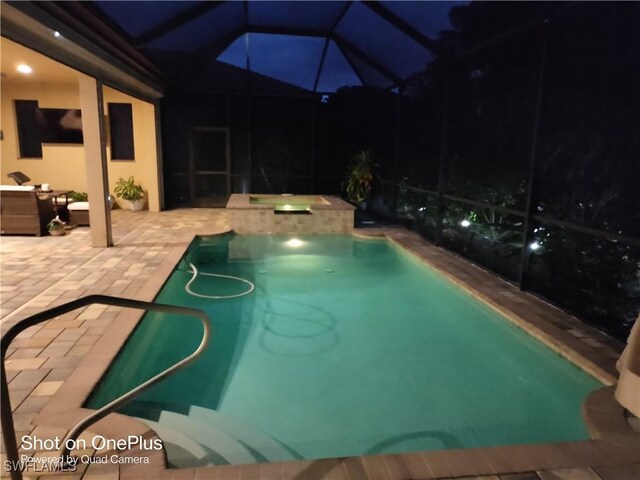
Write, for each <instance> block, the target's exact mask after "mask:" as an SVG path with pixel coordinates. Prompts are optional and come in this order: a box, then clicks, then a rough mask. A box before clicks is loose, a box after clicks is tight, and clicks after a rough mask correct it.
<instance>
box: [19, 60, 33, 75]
mask: <svg viewBox="0 0 640 480" xmlns="http://www.w3.org/2000/svg"><path fill="white" fill-rule="evenodd" d="M17 70H18V71H19V72H20V73H24V74H25V75H29V74H30V73H31V72H33V68H31V67H30V66H29V65H27V64H26V63H21V64H20V65H18V68H17Z"/></svg>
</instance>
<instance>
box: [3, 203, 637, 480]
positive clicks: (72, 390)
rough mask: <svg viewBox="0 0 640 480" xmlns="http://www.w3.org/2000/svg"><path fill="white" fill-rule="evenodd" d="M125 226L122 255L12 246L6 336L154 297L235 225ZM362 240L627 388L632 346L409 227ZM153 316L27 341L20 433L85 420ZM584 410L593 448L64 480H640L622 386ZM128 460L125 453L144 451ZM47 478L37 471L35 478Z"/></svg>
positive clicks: (50, 245)
mask: <svg viewBox="0 0 640 480" xmlns="http://www.w3.org/2000/svg"><path fill="white" fill-rule="evenodd" d="M113 220H114V238H115V241H116V246H115V247H114V248H110V249H100V248H92V247H90V246H89V241H90V239H89V235H88V232H89V230H88V228H77V229H75V230H73V231H72V232H70V234H69V235H67V236H65V237H42V238H35V237H2V238H1V239H0V252H1V267H2V269H1V273H0V275H1V277H0V293H1V295H2V296H1V308H2V311H1V313H2V323H1V326H2V329H3V331H4V330H5V329H6V328H7V327H8V326H9V325H11V324H14V323H16V322H18V321H20V320H21V319H23V318H26V317H27V316H29V315H31V314H33V313H36V312H39V311H42V310H43V309H46V308H49V307H52V306H55V305H59V304H61V303H64V302H67V301H70V300H73V299H76V298H79V297H82V296H84V295H88V294H106V295H116V296H124V297H130V298H136V299H140V300H152V299H153V298H154V296H155V294H156V293H157V291H158V290H159V289H160V288H161V286H162V284H163V283H164V280H165V279H166V277H167V276H168V274H169V273H170V272H171V270H172V269H173V267H174V266H175V264H176V263H177V261H178V260H179V258H180V257H181V255H182V253H183V252H184V250H185V249H186V248H187V246H188V245H189V243H190V242H191V240H192V239H193V236H194V235H196V234H214V233H220V232H223V231H226V230H227V229H228V228H229V218H228V212H225V210H224V209H183V210H172V211H168V212H162V213H150V212H128V211H118V210H116V211H114V212H113ZM356 234H358V235H368V236H371V235H373V236H376V235H386V236H388V237H389V238H390V239H391V241H393V242H394V243H396V244H398V245H400V246H402V247H403V248H405V249H406V250H408V251H409V252H410V253H412V254H414V255H417V256H418V257H419V258H420V259H421V260H422V261H424V262H426V263H427V264H429V265H431V266H433V267H435V268H438V269H439V270H440V271H442V272H443V273H444V274H445V275H447V276H448V277H449V278H450V279H451V280H452V281H454V282H456V283H457V284H459V285H460V286H461V287H463V288H465V289H466V290H468V291H469V292H471V293H472V294H473V295H475V296H477V297H479V298H480V299H482V300H483V301H486V302H487V303H489V304H491V305H493V306H494V308H497V309H499V310H500V311H502V312H503V313H504V314H505V315H507V316H508V317H509V318H510V319H511V320H512V321H514V322H515V323H516V324H518V325H519V326H520V327H521V328H523V329H525V330H527V331H529V332H530V333H531V334H532V335H534V336H536V337H538V338H540V339H542V340H543V341H545V342H546V343H547V344H549V345H550V346H551V347H552V348H554V349H555V350H556V351H557V352H559V353H560V354H562V355H564V356H566V357H568V358H570V359H571V360H572V361H574V362H576V363H578V364H579V365H581V366H582V367H583V368H585V369H586V370H588V371H589V372H590V373H592V374H594V375H596V376H597V377H598V378H600V379H601V380H602V381H604V382H605V383H607V384H611V383H613V381H614V380H615V375H616V372H615V360H616V359H617V357H618V356H619V354H620V352H621V349H622V347H623V346H622V345H621V344H620V342H617V341H615V340H613V339H611V338H609V337H607V336H606V335H604V334H602V333H600V332H598V331H597V330H594V329H592V328H590V327H588V326H586V325H584V324H582V323H581V322H579V321H578V320H576V319H575V318H573V317H571V316H569V315H567V314H565V313H563V312H561V311H559V310H558V309H556V308H554V307H552V306H550V305H548V304H546V303H545V302H543V301H541V300H539V299H537V298H536V297H533V296H531V295H528V294H525V293H522V292H520V291H518V289H517V288H516V287H514V286H513V285H510V284H508V283H507V282H504V281H503V280H501V279H499V278H497V277H496V276H494V275H492V274H490V273H488V272H486V271H484V270H482V269H480V268H478V267H476V266H474V265H472V264H470V263H468V262H466V261H464V260H463V259H461V258H459V257H457V256H455V255H453V254H451V253H448V252H446V251H444V250H442V249H439V248H437V247H434V246H433V245H430V244H428V243H427V242H425V241H423V240H422V239H421V238H420V237H419V236H418V235H415V234H413V233H411V232H408V231H406V230H404V229H401V228H397V229H395V228H391V229H384V230H374V229H366V230H363V231H358V232H356ZM140 316H141V314H140V313H139V312H137V311H133V310H123V309H120V308H113V307H104V306H90V307H87V308H85V309H82V310H77V311H74V312H71V313H69V314H66V315H63V316H61V317H58V318H55V319H53V320H50V321H48V322H46V323H45V324H42V325H39V326H36V327H33V328H31V329H29V330H27V331H25V332H24V333H23V334H21V335H20V336H19V337H18V338H17V339H16V340H15V341H14V342H13V344H12V346H11V350H10V352H9V355H8V360H7V363H6V367H7V374H8V377H9V379H10V384H9V389H10V398H11V402H12V409H13V411H14V421H15V425H16V430H17V432H18V437H19V438H20V437H21V436H22V435H25V434H31V435H37V436H38V437H40V438H47V437H55V436H62V435H64V434H65V433H66V432H67V431H68V429H69V428H70V427H71V426H72V425H73V424H74V423H75V421H77V420H78V419H80V418H82V416H83V415H85V414H86V412H87V410H85V409H82V408H81V405H82V403H83V401H84V400H85V398H86V397H87V395H88V394H89V392H90V391H91V390H92V388H93V386H94V385H95V383H96V382H97V381H98V380H99V378H100V377H101V375H102V373H103V372H104V371H105V370H106V368H107V367H108V366H109V364H110V363H111V362H112V360H113V358H114V356H115V355H116V353H117V352H118V350H119V349H120V347H121V346H122V344H123V343H124V341H125V340H126V338H127V337H128V335H129V334H130V333H131V331H132V330H133V328H134V327H135V325H136V324H137V322H138V320H139V318H140ZM583 412H584V413H585V414H586V415H585V416H586V419H587V424H588V426H589V429H590V432H591V434H592V437H593V439H592V440H589V441H582V442H564V443H557V444H543V445H541V444H538V445H516V446H505V447H491V448H474V449H466V450H445V451H435V452H434V451H429V452H417V453H407V454H396V455H376V456H364V457H351V458H339V459H325V460H316V461H300V462H283V463H271V464H254V465H241V466H221V467H208V468H199V469H179V470H166V467H165V458H164V454H163V453H162V452H156V453H154V454H152V455H150V460H151V463H150V464H149V465H133V464H128V465H120V466H118V465H113V464H111V465H92V466H90V467H89V468H86V467H84V468H82V469H80V470H79V471H77V472H75V473H74V474H58V475H54V476H55V477H63V478H65V479H71V478H74V479H76V478H84V479H101V480H111V479H114V480H115V479H118V478H122V479H129V478H131V479H144V478H149V479H156V478H185V479H193V478H197V479H224V480H226V479H229V480H232V479H234V480H235V479H283V480H284V479H300V480H304V479H350V480H351V479H353V480H367V479H398V480H400V479H445V478H447V479H448V478H464V479H475V478H482V479H484V480H498V479H499V480H538V479H542V480H552V479H553V480H591V479H593V480H598V479H602V480H634V479H640V436H638V435H637V434H635V433H633V432H632V430H631V429H630V428H629V426H628V424H627V422H626V421H625V420H624V419H623V412H622V409H621V408H620V407H619V406H618V405H617V404H616V403H615V402H614V401H613V399H612V389H611V388H608V389H603V390H600V391H598V392H595V393H594V394H592V395H591V396H590V397H589V399H588V401H587V402H586V403H585V406H584V407H583ZM94 434H100V435H104V436H105V437H111V438H122V437H126V436H127V435H138V434H139V435H143V436H145V438H147V437H148V438H150V437H153V436H154V435H155V434H154V432H153V431H151V430H149V429H148V427H146V426H145V425H143V424H142V423H141V422H138V421H136V420H134V419H130V418H128V417H125V416H122V415H117V414H114V415H110V416H109V417H107V418H106V419H104V420H102V421H101V422H99V423H97V424H95V425H94V426H93V427H91V429H90V432H87V433H86V436H87V437H89V436H90V435H94ZM3 451H4V449H3ZM28 453H30V454H34V455H36V456H51V455H52V453H50V452H28ZM83 453H86V454H90V455H91V454H94V453H95V452H93V451H87V452H83ZM117 453H118V455H120V457H122V458H125V457H128V456H129V457H130V456H137V455H140V454H141V452H140V451H126V452H117ZM102 454H104V452H101V455H102ZM4 459H5V455H4V453H3V454H2V460H3V461H4ZM5 475H6V473H4V472H3V476H5ZM39 476H41V474H39V473H27V474H26V475H25V478H39ZM50 477H52V475H47V476H46V477H42V478H50Z"/></svg>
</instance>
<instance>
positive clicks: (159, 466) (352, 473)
mask: <svg viewBox="0 0 640 480" xmlns="http://www.w3.org/2000/svg"><path fill="white" fill-rule="evenodd" d="M225 233H228V232H227V231H225V232H213V233H209V234H206V235H219V234H225ZM201 235H203V234H202V233H199V234H198V235H195V236H201ZM354 235H355V236H358V237H362V238H387V239H388V240H389V241H390V242H391V243H392V244H394V245H396V246H398V247H400V248H402V249H403V250H404V251H406V252H407V253H409V254H412V255H414V256H417V257H418V258H419V259H420V260H421V261H422V262H424V263H425V264H426V265H428V266H429V267H430V268H435V269H437V270H438V271H439V272H440V273H441V274H443V275H445V276H446V277H447V278H449V279H450V280H451V281H453V282H454V283H456V284H457V285H458V286H461V287H462V288H464V289H465V290H466V291H467V292H469V293H471V294H472V295H474V296H476V298H478V299H479V300H481V301H483V303H485V304H487V305H489V306H491V307H492V308H494V309H496V310H498V311H499V312H500V313H501V314H503V315H505V312H504V311H503V310H504V308H505V307H504V306H503V305H501V304H500V301H504V300H505V298H506V299H509V296H506V297H505V296H504V293H505V292H507V293H511V294H512V295H514V296H515V297H520V296H524V297H525V298H526V299H528V300H530V301H531V303H532V305H533V306H535V307H536V308H535V309H534V311H531V312H529V314H530V315H529V316H530V317H531V318H527V310H526V309H525V310H524V311H523V310H522V305H516V307H517V309H516V311H515V312H513V311H512V312H511V314H506V315H505V316H506V317H507V318H508V319H509V320H511V321H513V322H514V323H515V324H516V325H518V326H520V327H521V328H523V329H525V330H527V331H528V332H529V333H531V334H532V335H534V336H535V337H536V338H539V339H540V340H542V341H543V342H544V343H546V344H547V345H549V346H550V347H551V348H553V349H554V350H556V351H557V352H558V353H560V354H562V355H563V356H565V357H566V358H568V359H569V360H571V361H572V362H574V363H577V362H581V363H578V365H579V366H581V367H582V368H585V370H587V369H588V370H587V371H589V373H592V374H595V375H594V376H597V377H598V378H600V379H604V380H606V381H605V382H604V383H607V384H611V383H613V382H614V381H615V376H614V372H615V366H614V364H615V359H614V358H610V357H607V356H606V355H604V354H602V353H601V352H600V351H598V349H597V348H596V347H595V346H591V345H584V344H583V342H580V341H579V340H576V337H574V336H572V335H571V334H567V333H566V332H565V331H562V329H559V328H558V327H557V326H556V325H553V324H552V323H551V324H549V325H546V324H545V322H547V320H546V319H545V317H544V316H543V315H541V312H542V313H545V312H544V311H545V309H546V308H549V309H552V311H553V313H554V314H556V315H558V314H560V315H567V314H566V313H564V312H561V311H560V310H558V309H555V307H551V306H550V305H548V304H546V303H545V302H542V301H541V300H540V299H538V298H536V297H533V296H531V295H529V294H526V293H523V292H519V291H518V290H517V289H516V288H515V287H514V286H513V285H511V284H508V283H507V282H504V281H503V280H501V279H499V278H498V277H496V276H495V275H493V274H491V273H489V272H487V271H485V270H482V269H480V268H478V267H476V266H474V265H473V264H471V263H469V262H467V261H465V260H463V259H461V258H459V257H457V256H455V255H453V254H451V253H450V252H447V251H444V250H442V249H439V248H438V247H435V246H433V245H430V244H428V243H427V242H426V241H425V240H424V239H422V238H421V237H419V236H418V235H416V234H414V233H412V232H409V231H407V230H405V229H377V230H374V229H367V230H363V231H355V232H354ZM195 236H194V238H195ZM190 244H191V242H184V243H182V242H181V243H180V245H174V246H172V248H171V252H170V254H169V255H168V256H167V257H166V258H165V259H164V261H163V262H162V264H161V265H160V266H159V267H158V268H157V270H156V271H155V272H154V275H153V276H151V278H149V279H148V280H147V281H146V282H145V283H144V285H143V286H142V288H141V289H140V291H139V292H138V293H137V295H136V298H137V299H139V300H147V301H152V300H153V299H154V298H155V296H156V295H157V293H158V292H159V290H160V289H161V288H162V286H163V285H164V283H165V282H166V280H167V279H168V277H169V275H170V273H171V272H172V271H173V270H174V268H175V266H176V265H177V263H178V262H179V260H180V259H181V258H182V256H183V254H184V252H185V251H186V249H187V248H188V247H189V245H190ZM443 267H445V268H443ZM460 267H464V268H463V270H464V269H465V268H466V270H467V272H466V273H465V272H462V273H464V275H461V272H460V271H457V270H456V269H459V268H460ZM469 275H470V277H469ZM465 276H466V277H467V278H466V279H465ZM485 277H486V278H485ZM469 279H471V280H473V281H474V284H471V283H469ZM478 280H481V281H482V282H485V283H483V284H481V285H482V287H483V288H475V287H474V285H480V284H479V283H477V282H478ZM487 280H491V281H490V282H489V283H486V282H487ZM494 282H501V283H499V286H500V288H501V289H502V290H500V291H493V293H492V288H494V287H492V283H494ZM514 289H515V292H511V290H514ZM496 293H501V296H498V297H497V298H493V296H494V295H495V294H496ZM511 300H513V299H511ZM541 305H542V306H541ZM525 306H527V305H526V303H525ZM529 306H531V305H529ZM543 307H544V308H543ZM142 316H143V312H138V311H132V310H123V311H121V312H120V313H119V314H118V316H117V317H116V319H115V320H114V322H113V324H112V325H111V327H110V328H109V329H108V330H107V331H106V332H105V333H104V334H103V336H102V338H100V340H98V342H96V344H95V345H94V346H93V348H92V349H91V350H90V351H89V352H88V353H87V355H86V356H85V357H84V358H83V360H82V362H81V363H80V365H79V366H78V367H77V368H76V369H75V370H74V371H73V373H72V374H71V375H70V376H69V378H68V379H67V380H66V381H65V382H64V383H63V385H62V386H61V387H60V388H59V390H58V391H57V392H56V393H55V394H54V395H53V397H52V398H51V400H50V401H49V402H48V403H47V405H46V406H45V407H44V408H43V410H42V411H41V413H40V414H39V415H38V417H37V422H36V423H37V424H38V426H39V428H40V426H42V430H41V432H48V433H49V434H50V435H52V436H53V435H64V434H65V432H66V431H68V430H69V428H70V427H72V426H73V425H74V424H75V422H77V421H78V420H79V419H80V418H82V417H83V416H85V415H86V414H87V413H88V412H89V410H88V409H85V408H82V405H83V404H84V402H85V401H86V399H87V398H88V396H89V395H90V394H91V392H92V390H93V388H94V387H95V385H96V384H97V383H98V382H99V380H100V379H101V378H102V376H103V374H104V372H106V370H107V369H108V367H109V366H110V365H111V363H112V362H113V360H114V359H115V356H116V355H117V353H118V352H119V351H120V349H121V348H122V346H123V345H124V343H125V342H126V340H127V339H128V338H129V336H130V335H131V333H132V332H133V330H134V329H135V327H136V326H137V324H138V323H139V321H140V319H141V318H142ZM569 317H570V316H569ZM570 318H573V317H570ZM547 323H549V322H547ZM556 335H557V336H556ZM567 335H568V336H567ZM549 339H551V340H549ZM612 368H613V370H612ZM596 394H597V395H596ZM591 397H593V399H592V398H591ZM583 413H585V420H586V424H587V427H588V429H589V432H590V434H591V436H592V438H593V439H592V440H585V441H581V442H561V443H552V444H535V445H510V446H501V447H483V448H473V449H459V450H438V451H425V452H414V453H403V454H392V455H370V456H358V457H348V458H335V459H321V460H309V461H297V462H274V463H264V464H249V465H229V466H217V467H204V468H190V469H168V468H167V466H166V465H167V464H166V457H165V454H164V451H162V452H153V454H152V455H151V463H150V464H149V465H136V464H125V465H120V466H118V467H117V468H118V469H119V474H120V478H175V477H179V478H225V479H226V478H274V479H275V478H280V479H290V478H349V479H350V478H354V479H366V478H393V479H400V478H427V479H435V478H450V477H456V476H462V475H481V474H482V475H491V474H496V473H507V472H525V471H532V470H534V471H535V470H541V469H551V468H572V467H584V466H589V467H593V468H601V467H602V468H604V467H608V466H613V465H629V464H634V463H640V451H638V449H635V448H633V449H632V448H629V447H630V446H633V442H634V441H636V442H637V441H638V440H639V439H640V437H639V436H637V435H635V434H634V433H633V431H632V430H631V429H630V428H629V426H628V424H626V422H624V419H623V409H622V408H621V407H620V406H619V405H618V404H617V403H616V402H615V401H614V400H613V394H612V389H611V388H610V387H609V388H606V389H601V390H598V391H596V392H594V394H592V396H590V397H589V399H588V401H587V402H585V405H584V406H583ZM97 434H99V435H103V436H105V437H107V438H124V437H126V436H127V435H130V434H133V435H136V434H138V435H142V436H143V437H145V438H153V437H157V435H156V434H155V432H154V431H153V430H152V429H150V428H149V427H147V426H146V425H145V424H144V423H143V422H141V421H139V420H137V419H134V418H131V417H127V416H124V415H120V414H111V415H109V416H108V417H106V418H105V419H103V420H102V421H100V422H98V423H96V424H95V425H94V426H92V427H91V428H90V431H88V432H86V433H85V436H87V437H89V436H91V435H97ZM94 453H95V452H94ZM141 453H144V454H145V455H147V454H148V452H140V451H138V452H137V454H138V455H140V454H141ZM119 454H120V455H121V456H132V455H135V454H136V452H135V451H126V452H120V453H119ZM85 467H86V466H85Z"/></svg>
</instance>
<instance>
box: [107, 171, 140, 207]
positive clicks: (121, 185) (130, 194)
mask: <svg viewBox="0 0 640 480" xmlns="http://www.w3.org/2000/svg"><path fill="white" fill-rule="evenodd" d="M114 191H115V193H116V197H118V198H122V199H123V200H124V201H126V202H127V203H128V205H129V209H130V210H133V211H134V212H135V211H138V210H142V209H143V208H144V190H143V189H142V186H141V185H136V182H135V180H134V179H133V177H129V178H128V179H126V180H125V179H124V178H122V177H120V178H119V179H118V181H117V183H116V188H115V190H114Z"/></svg>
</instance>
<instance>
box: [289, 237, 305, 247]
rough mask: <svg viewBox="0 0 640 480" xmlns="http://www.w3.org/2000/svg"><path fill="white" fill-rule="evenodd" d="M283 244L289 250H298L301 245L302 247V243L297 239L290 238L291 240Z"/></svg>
mask: <svg viewBox="0 0 640 480" xmlns="http://www.w3.org/2000/svg"><path fill="white" fill-rule="evenodd" d="M285 244H286V245H287V246H288V247H291V248H298V247H301V246H302V245H304V242H303V241H302V240H299V239H297V238H292V239H291V240H287V241H286V242H285Z"/></svg>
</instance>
